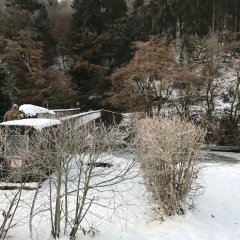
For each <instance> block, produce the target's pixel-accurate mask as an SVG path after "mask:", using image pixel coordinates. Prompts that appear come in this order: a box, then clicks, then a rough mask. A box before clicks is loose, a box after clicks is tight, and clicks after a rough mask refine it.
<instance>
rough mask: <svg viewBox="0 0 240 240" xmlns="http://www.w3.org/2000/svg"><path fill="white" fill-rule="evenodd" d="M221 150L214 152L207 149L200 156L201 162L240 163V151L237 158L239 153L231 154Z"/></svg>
mask: <svg viewBox="0 0 240 240" xmlns="http://www.w3.org/2000/svg"><path fill="white" fill-rule="evenodd" d="M222 154H223V155H221V152H218V153H216V152H214V151H206V152H203V153H202V154H201V156H200V157H199V158H198V160H199V161H201V162H206V163H223V164H240V153H238V154H239V157H237V158H236V156H237V155H238V154H235V156H234V157H233V156H231V153H222ZM224 155H230V156H224Z"/></svg>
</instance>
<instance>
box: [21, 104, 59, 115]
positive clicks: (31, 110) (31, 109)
mask: <svg viewBox="0 0 240 240" xmlns="http://www.w3.org/2000/svg"><path fill="white" fill-rule="evenodd" d="M19 111H21V112H23V113H24V114H25V115H27V116H28V117H35V116H36V115H37V114H39V113H48V114H55V112H54V111H52V110H49V109H47V108H44V107H39V106H35V105H32V104H23V105H21V106H20V107H19Z"/></svg>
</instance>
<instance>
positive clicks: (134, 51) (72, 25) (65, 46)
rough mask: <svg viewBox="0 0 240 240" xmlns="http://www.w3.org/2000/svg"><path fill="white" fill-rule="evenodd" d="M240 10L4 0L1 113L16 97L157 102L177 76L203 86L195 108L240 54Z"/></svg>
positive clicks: (130, 106) (232, 1) (100, 0)
mask: <svg viewBox="0 0 240 240" xmlns="http://www.w3.org/2000/svg"><path fill="white" fill-rule="evenodd" d="M239 13H240V1H238V0H208V1H202V0H195V1H191V0H148V1H144V0H131V1H130V0H129V1H127V2H126V1H125V0H72V1H70V0H62V1H59V2H58V1H57V0H26V1H22V0H0V98H1V102H0V105H1V109H0V111H1V113H0V115H2V114H3V113H4V112H5V111H6V110H7V109H8V108H9V106H10V105H11V103H12V102H17V103H19V104H23V103H32V104H37V105H40V106H47V107H49V108H68V107H75V106H77V105H79V106H80V107H81V108H82V109H83V110H88V109H94V108H100V107H102V106H104V107H108V108H112V109H115V110H122V111H124V110H128V111H131V110H134V109H138V110H139V109H140V110H142V109H144V110H146V111H148V112H149V111H151V109H152V105H153V103H155V105H156V103H157V107H158V109H159V110H160V108H161V107H162V105H163V104H164V103H165V102H166V100H167V95H166V94H169V93H170V91H171V90H170V85H171V88H176V87H177V88H178V89H180V90H181V91H185V90H186V88H185V86H187V85H188V86H190V85H191V87H192V89H195V90H194V91H191V94H188V96H187V97H185V98H184V99H185V100H186V99H187V100H186V101H185V102H184V103H183V108H184V107H185V108H186V107H187V104H188V103H189V102H190V100H192V99H194V101H195V100H196V101H198V100H197V91H196V89H199V88H201V85H203V84H205V86H206V85H207V86H210V85H209V83H211V82H212V81H213V79H215V78H216V77H217V76H219V69H220V63H222V61H223V60H226V58H225V57H224V56H227V58H228V59H227V61H232V60H233V59H235V58H236V57H237V56H238V52H239V43H238V40H239V38H240V35H239V32H240V14H239ZM229 59H230V60H229ZM196 63H197V64H198V65H196ZM199 64H202V65H201V68H200V70H199ZM199 71H201V73H199ZM170 79H174V84H172V83H171V84H170V85H169V80H170ZM142 80H144V81H142ZM166 80H167V81H166ZM154 81H157V82H158V84H153V83H154ZM176 81H177V82H176ZM189 84H190V85H189ZM134 86H137V89H138V93H137V96H136V91H135V89H136V87H134ZM159 87H160V88H159ZM154 88H155V90H153V89H154ZM210 88H211V86H210ZM210 88H209V91H210ZM149 89H151V91H148V90H149ZM159 89H160V90H159ZM166 89H168V91H167V92H166V91H165V92H163V90H166ZM185 92H186V91H185ZM188 92H189V89H188ZM193 92H194V93H193ZM208 96H210V95H208ZM184 104H185V105H184ZM211 107H212V106H211V97H210V99H208V111H209V114H210V112H211V110H212V109H211ZM185 110H186V109H185ZM186 111H187V110H186Z"/></svg>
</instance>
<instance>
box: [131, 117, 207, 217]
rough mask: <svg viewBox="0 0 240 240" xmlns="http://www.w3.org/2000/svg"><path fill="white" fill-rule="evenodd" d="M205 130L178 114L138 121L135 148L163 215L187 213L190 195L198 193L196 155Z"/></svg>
mask: <svg viewBox="0 0 240 240" xmlns="http://www.w3.org/2000/svg"><path fill="white" fill-rule="evenodd" d="M204 137H205V131H204V130H203V129H201V128H200V127H197V126H194V125H193V124H192V123H189V122H186V121H184V120H181V119H180V118H178V117H173V118H172V119H170V118H164V117H160V118H157V117H155V118H145V119H142V120H140V121H139V122H138V124H137V134H136V138H135V144H136V151H137V155H138V159H139V161H140V164H141V168H142V171H143V174H144V176H145V180H146V184H147V187H148V189H149V191H150V192H151V193H152V196H153V199H154V201H155V203H156V204H157V209H158V211H159V213H160V216H161V217H163V216H164V215H165V216H166V215H167V216H170V215H174V214H176V213H177V214H184V212H185V210H184V208H185V204H184V203H186V199H187V196H189V194H196V193H197V192H196V191H197V190H198V189H199V185H197V183H196V181H195V180H196V178H197V173H198V170H199V168H198V165H197V162H196V158H197V156H198V154H199V150H200V148H201V146H202V143H203V141H204Z"/></svg>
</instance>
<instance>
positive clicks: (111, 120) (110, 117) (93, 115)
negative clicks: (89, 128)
mask: <svg viewBox="0 0 240 240" xmlns="http://www.w3.org/2000/svg"><path fill="white" fill-rule="evenodd" d="M122 118H123V116H122V114H121V113H116V112H112V111H108V110H103V109H102V110H97V111H90V112H85V113H79V114H74V115H71V116H67V117H61V118H59V120H60V121H62V122H70V123H71V125H72V127H73V128H78V127H80V126H81V125H83V124H86V123H88V122H91V121H93V120H94V121H98V122H102V123H104V124H106V125H113V124H119V123H120V122H121V121H122Z"/></svg>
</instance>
